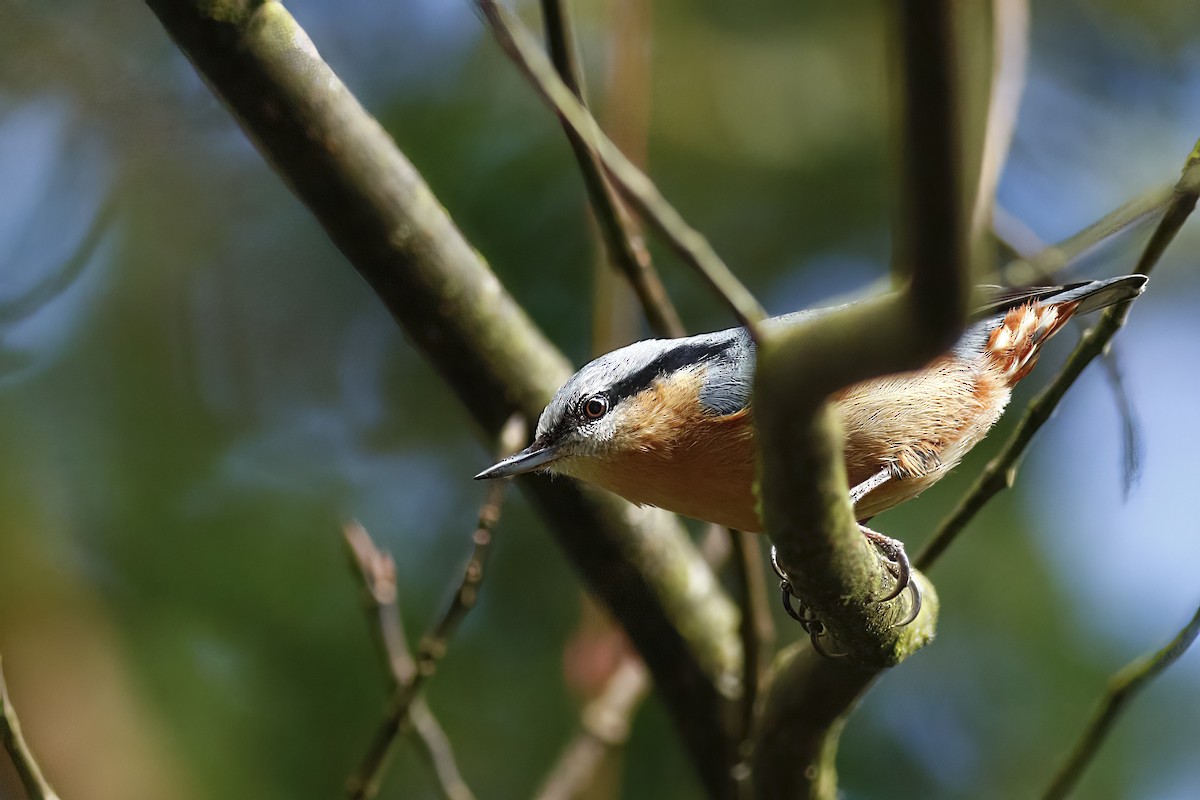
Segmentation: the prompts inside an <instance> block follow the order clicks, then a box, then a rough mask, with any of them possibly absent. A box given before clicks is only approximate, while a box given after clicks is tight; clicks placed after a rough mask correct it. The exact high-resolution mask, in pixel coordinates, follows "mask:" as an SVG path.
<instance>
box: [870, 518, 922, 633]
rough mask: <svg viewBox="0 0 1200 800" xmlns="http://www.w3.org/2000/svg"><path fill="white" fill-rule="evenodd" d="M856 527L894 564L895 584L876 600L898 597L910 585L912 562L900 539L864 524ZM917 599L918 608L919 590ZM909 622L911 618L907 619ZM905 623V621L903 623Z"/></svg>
mask: <svg viewBox="0 0 1200 800" xmlns="http://www.w3.org/2000/svg"><path fill="white" fill-rule="evenodd" d="M858 529H859V530H860V531H862V534H863V536H865V537H867V540H868V541H869V542H870V543H871V544H873V545H875V549H876V550H878V551H879V552H880V553H881V554H883V557H884V558H886V559H887V560H889V561H891V562H892V563H893V564H895V566H896V571H895V572H896V586H895V587H894V588H893V589H892V591H891V592H889V593H888V594H885V595H884V596H883V597H878V598H876V602H879V603H887V602H889V601H891V600H895V599H896V598H897V597H899V596H900V595H901V594H902V593H903V592H904V590H905V589H907V588H909V586H911V585H912V562H910V561H909V560H908V553H906V552H904V544H903V543H901V542H900V541H898V540H896V539H893V538H891V537H890V536H884V535H883V534H882V533H878V532H876V531H873V530H871V529H870V528H868V527H867V526H866V525H859V526H858ZM917 597H918V600H917V601H916V602H915V603H914V605H916V606H917V607H918V610H920V600H919V598H920V590H919V589H918V590H917ZM909 621H910V622H911V620H909ZM905 624H907V623H905Z"/></svg>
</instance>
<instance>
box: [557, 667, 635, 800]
mask: <svg viewBox="0 0 1200 800" xmlns="http://www.w3.org/2000/svg"><path fill="white" fill-rule="evenodd" d="M649 689H650V676H649V674H648V673H647V672H646V668H645V666H643V664H642V661H641V659H639V658H638V657H637V656H634V655H627V656H625V657H624V659H622V661H621V663H620V665H618V666H617V669H616V670H615V671H614V672H613V674H612V676H611V677H610V678H609V679H608V683H607V684H605V687H604V691H603V692H602V693H601V694H600V695H599V696H598V697H597V698H596V699H594V700H592V701H591V702H590V703H588V705H587V708H585V709H584V710H583V714H582V715H581V720H580V730H579V732H578V733H577V734H576V735H575V736H574V737H573V738H572V739H571V741H570V742H569V743H568V744H567V747H566V749H565V750H564V751H563V753H562V756H560V757H559V760H558V762H557V763H556V764H555V765H554V769H553V771H551V773H550V774H549V775H548V776H547V777H546V780H545V782H544V783H543V784H542V787H541V788H540V789H539V790H538V793H537V794H536V795H535V797H536V798H537V800H573V798H575V797H577V796H578V795H579V794H580V793H581V792H582V791H583V790H584V789H585V788H586V787H587V786H588V785H589V784H590V783H591V781H592V776H593V775H595V774H596V770H597V768H599V766H600V762H601V761H603V760H604V757H605V756H606V755H607V754H608V753H609V752H610V751H612V750H613V749H614V748H617V747H620V746H621V745H623V744H625V742H627V741H628V740H629V733H630V728H631V718H632V717H633V712H634V711H636V710H637V707H638V705H639V704H640V703H641V702H642V699H643V698H644V697H645V696H646V693H647V692H648V691H649Z"/></svg>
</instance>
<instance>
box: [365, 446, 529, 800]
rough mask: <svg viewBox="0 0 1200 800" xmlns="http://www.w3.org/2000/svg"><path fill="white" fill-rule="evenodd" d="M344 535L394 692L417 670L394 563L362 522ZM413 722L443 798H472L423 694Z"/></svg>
mask: <svg viewBox="0 0 1200 800" xmlns="http://www.w3.org/2000/svg"><path fill="white" fill-rule="evenodd" d="M501 438H504V437H503V436H502V437H501ZM518 446H519V445H518ZM514 449H515V448H514ZM342 534H343V537H344V538H345V541H346V546H347V548H348V549H349V551H350V555H351V558H352V560H353V561H354V564H355V567H356V568H357V571H358V575H359V578H360V579H361V581H362V585H363V595H364V600H365V605H366V607H367V610H368V611H369V612H370V613H371V614H372V615H373V616H375V617H376V624H375V625H372V626H371V630H372V631H373V633H374V638H375V640H376V643H377V644H378V645H379V648H378V649H379V653H380V655H381V656H382V657H383V660H384V663H385V667H386V668H387V673H388V675H389V676H390V677H391V679H392V681H391V682H392V691H393V692H395V691H397V690H399V688H400V687H401V686H404V685H405V684H407V683H409V682H411V681H412V680H413V679H414V678H415V676H416V672H417V664H416V662H415V661H413V658H412V654H411V653H410V652H409V650H408V643H407V642H406V640H405V636H404V624H403V621H402V620H401V618H400V607H399V603H398V599H399V589H398V587H397V586H396V562H395V561H394V560H393V559H392V557H391V555H390V554H388V553H385V552H383V551H381V550H380V549H379V548H378V547H376V546H375V543H374V542H373V541H372V540H371V536H370V534H368V533H367V531H366V529H365V528H363V527H362V526H361V525H359V524H358V523H347V524H346V526H345V527H344V528H343V530H342ZM409 720H410V722H411V723H412V729H413V731H415V732H416V734H417V742H418V743H419V745H420V749H421V751H422V753H423V755H424V756H425V760H426V761H427V762H429V765H430V766H431V767H432V769H433V772H434V775H435V777H436V778H437V781H438V788H440V789H441V791H442V796H443V797H445V798H447V800H474V794H473V793H472V792H471V790H470V788H469V787H468V786H467V784H466V782H465V781H464V780H463V778H462V774H461V773H460V772H459V769H458V764H457V762H456V761H455V758H454V749H453V747H452V746H451V744H450V740H449V738H448V737H447V736H446V733H445V731H443V730H442V726H441V723H439V722H438V721H437V717H435V716H434V714H433V711H432V710H430V708H429V704H428V703H426V702H425V698H424V697H417V698H416V699H414V700H413V702H412V707H411V708H410V709H409Z"/></svg>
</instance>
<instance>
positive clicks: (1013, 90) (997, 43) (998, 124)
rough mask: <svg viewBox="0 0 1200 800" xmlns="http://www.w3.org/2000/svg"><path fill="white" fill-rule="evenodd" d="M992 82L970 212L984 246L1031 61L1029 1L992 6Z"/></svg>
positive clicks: (994, 1) (998, 0)
mask: <svg viewBox="0 0 1200 800" xmlns="http://www.w3.org/2000/svg"><path fill="white" fill-rule="evenodd" d="M991 5H992V80H991V87H990V90H989V93H988V112H987V127H986V129H985V131H984V137H983V157H982V159H981V164H980V168H979V182H978V184H976V187H975V188H976V191H975V202H974V204H973V207H972V212H971V233H972V237H973V239H974V240H975V241H979V240H980V239H982V237H983V236H984V235H985V234H986V233H987V232H988V231H989V229H990V228H991V223H992V215H993V209H994V207H995V202H996V187H997V186H999V184H1000V176H1001V175H1002V174H1003V172H1004V164H1005V162H1006V161H1007V160H1008V151H1009V149H1010V148H1011V147H1012V140H1013V134H1014V133H1015V132H1016V129H1017V114H1018V112H1019V111H1020V108H1021V95H1022V94H1024V91H1025V68H1026V64H1027V62H1028V60H1029V0H991Z"/></svg>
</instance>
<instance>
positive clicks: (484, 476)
mask: <svg viewBox="0 0 1200 800" xmlns="http://www.w3.org/2000/svg"><path fill="white" fill-rule="evenodd" d="M556 458H558V449H557V448H555V447H553V446H552V445H545V444H542V443H541V442H534V443H533V444H531V445H529V447H526V448H525V449H524V450H522V451H521V452H519V453H516V454H515V455H511V456H509V457H508V458H506V459H504V460H503V461H501V462H500V463H498V464H494V465H493V466H490V467H488V468H487V469H485V470H484V471H483V472H481V473H479V474H478V475H476V476H475V480H477V481H482V480H488V479H489V478H511V477H512V476H514V475H524V474H525V473H527V472H533V471H534V470H535V469H540V468H541V467H544V466H546V465H547V464H549V463H550V462H551V461H553V460H554V459H556Z"/></svg>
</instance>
